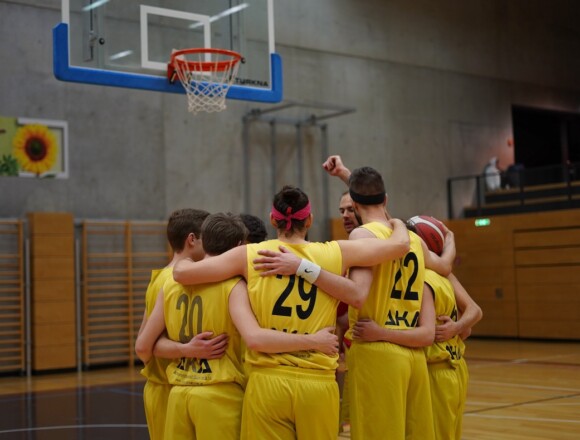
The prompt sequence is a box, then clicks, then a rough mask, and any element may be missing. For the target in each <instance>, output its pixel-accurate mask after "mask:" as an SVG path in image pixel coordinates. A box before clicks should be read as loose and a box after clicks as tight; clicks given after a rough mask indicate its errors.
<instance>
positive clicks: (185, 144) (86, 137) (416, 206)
mask: <svg viewBox="0 0 580 440" xmlns="http://www.w3.org/2000/svg"><path fill="white" fill-rule="evenodd" d="M275 18H276V23H275V26H276V40H277V41H276V42H277V50H278V52H279V53H280V54H281V55H282V57H283V62H284V75H285V77H284V87H285V98H287V99H292V100H297V101H304V100H309V101H317V102H324V103H330V104H339V105H344V106H348V107H355V108H356V112H355V113H353V114H350V115H346V116H340V117H337V118H333V119H329V120H328V121H326V123H327V124H328V136H329V148H330V151H331V152H333V153H337V154H341V155H342V156H343V158H344V160H345V162H346V164H347V165H348V166H350V167H352V168H354V167H357V166H362V165H369V164H370V165H372V166H374V167H376V168H377V169H378V170H379V171H381V172H382V173H383V175H384V177H385V182H386V185H387V189H388V192H389V195H390V207H391V212H392V213H393V214H394V215H396V216H398V217H402V218H406V217H408V216H411V215H414V214H416V213H427V214H431V215H435V216H438V217H441V218H445V217H446V215H447V200H446V180H447V178H448V177H452V176H459V175H466V174H477V173H479V172H481V170H482V168H483V166H484V164H485V163H486V162H487V160H488V159H489V158H490V157H491V156H494V155H496V156H499V157H500V160H501V163H502V164H503V165H504V166H507V165H508V164H509V163H511V162H512V161H513V151H512V149H511V148H509V147H508V146H507V140H508V139H509V138H510V137H511V136H512V133H511V106H512V105H530V106H538V107H543V108H548V109H560V110H567V111H578V108H579V104H580V57H578V56H577V54H578V53H580V33H579V32H578V31H577V24H578V23H579V22H580V7H579V6H578V3H577V2H575V1H571V0H568V1H567V0H555V1H551V2H546V1H539V0H495V1H493V0H470V1H463V0H437V1H432V0H415V1H412V2H409V1H406V0H391V1H384V0H365V1H352V0H292V1H276V2H275ZM58 22H60V0H51V1H41V0H20V1H18V0H14V1H2V0H0V66H1V68H0V114H1V115H4V116H23V117H32V118H42V119H56V120H66V121H68V124H69V145H70V147H69V148H70V168H71V173H70V178H69V179H66V180H50V181H48V180H37V179H18V178H10V177H0V218H6V217H22V216H24V215H25V213H26V212H29V211H38V210H40V211H53V210H55V211H60V210H63V211H70V212H72V213H73V214H74V216H75V217H77V218H92V219H94V218H113V219H117V218H119V219H122V218H131V219H164V218H166V216H167V215H168V214H169V213H170V212H171V211H172V210H173V209H176V208H179V207H184V206H195V207H200V208H205V209H207V210H209V211H221V210H229V211H233V212H237V211H240V210H242V209H244V200H243V195H244V191H243V154H242V117H243V115H244V114H246V113H247V112H248V111H249V110H250V109H252V108H255V107H261V108H264V107H267V105H265V104H256V103H248V102H240V101H230V102H229V103H228V109H227V110H226V111H225V112H223V113H221V114H211V115H205V114H204V115H197V116H192V115H190V114H189V113H188V112H187V110H186V103H185V98H184V97H183V96H179V95H165V94H160V93H156V92H146V91H136V90H129V89H120V88H107V87H101V86H93V85H81V84H72V83H64V82H59V81H57V80H56V79H55V78H54V77H53V75H52V34H51V32H52V27H53V26H54V25H56V24H57V23H58ZM269 129H270V128H269V126H268V124H252V126H251V130H250V140H251V146H250V152H251V157H250V159H251V167H250V171H251V194H252V203H251V207H250V211H252V213H254V214H257V215H260V216H261V217H263V218H266V216H267V212H268V209H269V204H270V200H271V197H272V184H271V182H272V174H271V172H272V170H271V169H270V139H269ZM302 140H303V143H304V159H305V160H304V162H305V166H304V169H303V175H304V188H305V190H306V191H307V192H308V193H309V194H310V195H311V197H312V199H313V204H314V206H315V215H316V216H317V218H318V219H319V223H317V227H316V228H315V231H314V232H313V234H312V235H313V238H320V237H323V236H324V231H323V230H322V223H321V220H322V212H323V209H322V207H323V203H328V204H329V209H330V210H331V212H332V213H335V212H336V205H337V202H338V198H339V195H340V193H341V192H342V191H343V189H344V188H343V185H342V183H340V182H338V181H332V180H331V181H330V182H329V188H330V198H329V200H328V201H325V200H323V192H322V185H321V182H322V178H323V176H322V171H321V168H320V164H321V151H320V133H319V130H318V129H305V130H304V133H303V137H302ZM276 144H277V149H278V161H277V167H276V170H275V176H276V184H277V186H278V187H279V186H281V185H282V184H285V183H291V184H296V183H297V179H296V166H297V158H296V148H295V146H296V137H295V130H294V129H293V128H292V127H279V130H278V136H277V142H276ZM472 196H473V188H466V189H464V190H463V191H462V193H461V194H458V196H457V199H458V201H459V202H460V203H470V202H471V197H472ZM456 203H457V201H456Z"/></svg>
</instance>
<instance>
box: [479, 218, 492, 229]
mask: <svg viewBox="0 0 580 440" xmlns="http://www.w3.org/2000/svg"><path fill="white" fill-rule="evenodd" d="M490 224H491V220H490V219H488V218H476V219H475V226H477V227H478V228H479V227H482V226H489V225H490Z"/></svg>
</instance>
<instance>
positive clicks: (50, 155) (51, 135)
mask: <svg viewBox="0 0 580 440" xmlns="http://www.w3.org/2000/svg"><path fill="white" fill-rule="evenodd" d="M66 131H67V124H66V122H62V121H42V120H32V119H24V118H3V117H0V176H3V175H4V176H25V177H68V170H67V169H66V168H67V166H66V162H67V161H66Z"/></svg>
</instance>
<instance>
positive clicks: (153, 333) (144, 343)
mask: <svg viewBox="0 0 580 440" xmlns="http://www.w3.org/2000/svg"><path fill="white" fill-rule="evenodd" d="M163 298H164V293H163V289H161V290H160V291H159V293H158V295H157V300H156V301H155V307H153V311H152V312H151V315H150V316H149V318H148V319H147V322H146V323H145V326H144V327H143V329H142V330H141V331H140V332H139V335H138V336H137V340H136V341H135V353H136V354H137V357H139V359H141V361H143V363H145V364H146V363H148V362H149V360H150V359H151V357H152V356H153V347H154V346H155V342H156V341H157V339H159V336H161V334H162V333H163V331H164V330H165V316H164V305H163Z"/></svg>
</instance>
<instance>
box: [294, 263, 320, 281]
mask: <svg viewBox="0 0 580 440" xmlns="http://www.w3.org/2000/svg"><path fill="white" fill-rule="evenodd" d="M296 275H298V276H299V277H302V278H304V279H305V280H306V281H308V282H309V283H310V284H314V283H315V282H316V280H317V279H318V275H320V266H319V265H318V264H314V263H313V262H312V261H309V260H306V259H305V258H303V259H302V261H301V262H300V266H298V270H296Z"/></svg>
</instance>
